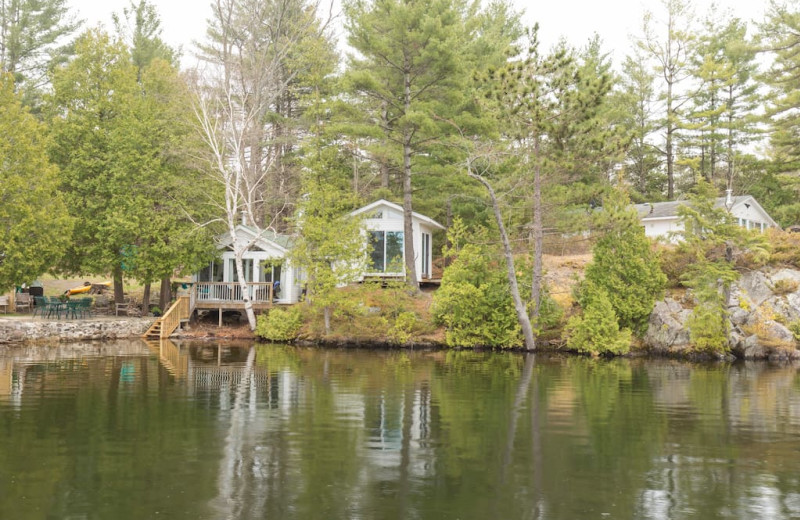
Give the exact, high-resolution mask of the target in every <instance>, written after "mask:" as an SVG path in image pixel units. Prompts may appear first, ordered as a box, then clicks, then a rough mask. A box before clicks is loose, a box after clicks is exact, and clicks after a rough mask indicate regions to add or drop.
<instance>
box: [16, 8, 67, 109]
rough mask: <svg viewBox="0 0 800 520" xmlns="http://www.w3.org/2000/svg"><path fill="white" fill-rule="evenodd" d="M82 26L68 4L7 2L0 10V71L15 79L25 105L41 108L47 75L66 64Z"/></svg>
mask: <svg viewBox="0 0 800 520" xmlns="http://www.w3.org/2000/svg"><path fill="white" fill-rule="evenodd" d="M80 25H81V22H80V21H78V20H76V19H75V18H74V17H73V16H71V15H70V14H69V1H68V0H14V1H8V0H7V1H4V2H3V4H2V8H1V9H0V49H2V53H0V60H1V61H0V68H2V70H3V72H8V73H10V74H12V75H13V76H14V82H15V83H16V84H17V88H18V89H19V91H20V92H21V93H22V97H23V98H24V100H25V104H26V105H29V106H33V107H38V105H39V103H40V101H41V99H40V98H41V95H42V93H43V90H44V89H43V88H42V86H43V85H45V84H46V83H47V73H48V71H50V70H52V68H53V67H55V66H56V65H58V64H60V63H62V62H63V61H64V60H66V58H67V56H68V55H69V51H70V47H69V45H68V42H67V39H68V38H69V37H70V35H71V34H72V33H74V32H75V31H76V30H77V29H78V28H79V27H80Z"/></svg>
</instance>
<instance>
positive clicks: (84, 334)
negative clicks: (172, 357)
mask: <svg viewBox="0 0 800 520" xmlns="http://www.w3.org/2000/svg"><path fill="white" fill-rule="evenodd" d="M152 323H153V318H96V319H91V318H90V319H87V320H72V321H71V320H43V319H36V318H33V319H19V318H17V319H11V318H5V319H4V318H0V344H30V343H41V344H51V343H64V342H75V341H95V340H110V339H123V338H134V337H141V336H142V334H144V333H145V332H146V331H147V329H148V328H149V327H150V325H151V324H152Z"/></svg>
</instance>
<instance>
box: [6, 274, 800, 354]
mask: <svg viewBox="0 0 800 520" xmlns="http://www.w3.org/2000/svg"><path fill="white" fill-rule="evenodd" d="M693 305H694V302H693V301H691V296H689V295H687V294H684V295H682V296H678V295H673V296H672V297H667V298H664V299H663V300H662V301H659V302H657V303H656V305H655V308H654V310H653V313H652V314H651V316H650V321H649V325H648V329H647V332H646V334H645V335H644V337H643V338H642V342H641V344H640V346H639V348H636V349H634V350H633V351H632V353H631V354H630V355H631V356H655V357H673V358H683V359H708V357H709V356H703V355H702V354H698V353H697V352H696V351H695V350H694V349H693V348H692V346H691V344H690V331H689V329H688V327H687V320H688V318H689V316H690V314H691V309H692V306H693ZM728 312H729V315H730V330H731V347H730V354H729V355H728V356H721V357H720V358H726V357H727V358H729V359H764V360H773V361H784V360H793V361H797V360H800V350H798V340H797V337H796V336H797V335H798V333H799V330H798V329H800V271H797V270H793V269H780V268H773V269H762V270H758V271H751V272H746V273H744V274H743V275H742V277H741V279H740V280H739V281H738V282H737V283H736V284H734V286H733V287H732V290H731V298H730V302H729V308H728ZM152 321H153V318H113V317H101V318H95V319H88V320H75V321H69V320H63V321H54V320H42V319H35V318H34V319H20V318H0V344H7V345H13V344H53V343H67V342H79V341H97V340H114V339H123V338H138V337H141V336H142V334H144V332H145V331H147V329H148V327H149V326H150V324H151V323H152ZM245 329H246V328H241V327H239V328H237V327H223V328H222V329H218V328H216V327H213V328H208V327H205V328H204V327H202V326H201V327H200V328H195V327H194V326H193V328H192V329H191V330H188V331H186V330H185V331H182V332H180V333H179V334H177V336H176V337H177V338H179V339H188V340H200V341H216V340H225V339H229V338H235V339H248V340H255V339H256V338H255V336H254V335H253V334H252V333H251V332H250V330H249V329H247V330H245ZM295 343H296V344H298V345H302V346H324V347H330V348H348V347H350V348H353V347H354V348H379V349H386V348H390V349H391V348H407V349H412V350H421V349H422V350H431V349H446V348H448V347H447V346H446V345H444V344H441V343H439V342H437V341H434V340H431V339H429V338H427V339H423V340H415V341H410V342H408V343H405V344H397V343H393V342H391V341H387V340H386V339H384V338H376V339H370V338H357V339H356V338H335V339H325V338H303V339H298V340H297V341H296V342H295ZM540 350H541V351H545V352H561V353H567V352H568V351H566V350H565V349H564V348H563V344H562V343H560V342H556V343H555V344H553V343H551V344H543V345H542V347H541V349H540Z"/></svg>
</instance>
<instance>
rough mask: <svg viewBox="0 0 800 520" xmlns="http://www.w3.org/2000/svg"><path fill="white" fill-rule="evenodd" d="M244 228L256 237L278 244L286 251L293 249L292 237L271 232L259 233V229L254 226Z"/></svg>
mask: <svg viewBox="0 0 800 520" xmlns="http://www.w3.org/2000/svg"><path fill="white" fill-rule="evenodd" d="M242 227H243V228H245V229H247V230H248V231H250V232H251V233H253V234H254V235H258V236H259V237H260V238H263V239H265V240H269V241H270V242H274V243H276V244H278V245H279V246H281V247H282V248H284V249H290V248H291V247H292V237H290V236H289V235H281V234H280V233H273V232H272V231H269V230H263V231H261V232H260V233H259V231H258V229H256V228H254V227H252V226H245V225H244V224H242Z"/></svg>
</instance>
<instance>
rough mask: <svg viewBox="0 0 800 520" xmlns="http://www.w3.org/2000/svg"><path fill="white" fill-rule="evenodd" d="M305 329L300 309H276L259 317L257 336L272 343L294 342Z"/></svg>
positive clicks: (295, 307) (296, 307)
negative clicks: (301, 330) (303, 328)
mask: <svg viewBox="0 0 800 520" xmlns="http://www.w3.org/2000/svg"><path fill="white" fill-rule="evenodd" d="M302 327H303V314H302V312H301V310H300V307H298V306H294V307H290V308H288V309H282V308H274V309H270V311H269V312H268V313H267V314H261V315H259V316H258V321H257V325H256V330H255V335H256V336H257V337H259V338H263V339H268V340H271V341H292V340H294V339H296V338H297V334H298V333H299V332H300V329H301V328H302Z"/></svg>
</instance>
